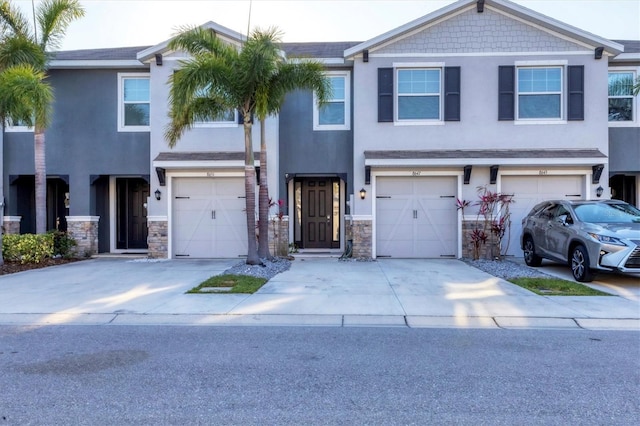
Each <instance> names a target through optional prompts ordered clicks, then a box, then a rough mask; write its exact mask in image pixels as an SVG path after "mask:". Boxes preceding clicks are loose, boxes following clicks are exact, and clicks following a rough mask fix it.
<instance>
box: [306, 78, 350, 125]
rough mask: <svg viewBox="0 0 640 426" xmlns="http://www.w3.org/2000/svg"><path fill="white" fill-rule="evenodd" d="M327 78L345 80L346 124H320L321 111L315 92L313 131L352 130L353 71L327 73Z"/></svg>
mask: <svg viewBox="0 0 640 426" xmlns="http://www.w3.org/2000/svg"><path fill="white" fill-rule="evenodd" d="M324 75H325V76H327V77H342V78H343V79H344V124H320V109H319V108H318V101H317V98H316V94H315V92H314V93H313V130H314V131H332V130H351V71H348V70H344V71H325V72H324Z"/></svg>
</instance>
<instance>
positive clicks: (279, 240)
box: [269, 216, 289, 257]
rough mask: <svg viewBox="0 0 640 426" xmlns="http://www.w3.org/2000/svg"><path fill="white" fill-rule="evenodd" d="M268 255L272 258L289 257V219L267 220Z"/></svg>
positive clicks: (285, 217) (286, 217) (273, 218)
mask: <svg viewBox="0 0 640 426" xmlns="http://www.w3.org/2000/svg"><path fill="white" fill-rule="evenodd" d="M269 253H271V255H272V256H280V257H284V256H288V255H289V217H288V216H284V217H283V218H282V220H280V219H278V218H277V217H271V218H270V219H269Z"/></svg>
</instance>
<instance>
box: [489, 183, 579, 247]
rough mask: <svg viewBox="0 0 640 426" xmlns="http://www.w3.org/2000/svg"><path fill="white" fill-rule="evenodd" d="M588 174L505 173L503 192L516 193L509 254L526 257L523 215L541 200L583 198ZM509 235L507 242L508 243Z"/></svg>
mask: <svg viewBox="0 0 640 426" xmlns="http://www.w3.org/2000/svg"><path fill="white" fill-rule="evenodd" d="M584 179H585V178H584V176H549V175H546V176H502V188H501V192H502V193H503V194H513V196H514V197H513V201H514V203H513V204H511V206H510V207H509V210H510V211H511V238H510V240H509V248H508V250H507V255H513V256H518V257H522V250H521V249H520V233H521V232H522V219H523V218H524V217H525V216H526V215H527V213H529V212H530V211H531V209H532V208H533V207H534V206H535V205H536V204H538V203H539V202H541V201H544V200H551V199H556V200H557V199H560V200H564V199H568V200H579V199H581V198H583V197H584ZM506 238H507V237H506V236H505V241H504V243H503V244H506V243H507V241H506Z"/></svg>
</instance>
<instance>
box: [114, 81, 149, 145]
mask: <svg viewBox="0 0 640 426" xmlns="http://www.w3.org/2000/svg"><path fill="white" fill-rule="evenodd" d="M118 108H119V110H118V130H120V131H127V132H145V131H149V112H150V92H149V74H141V73H131V74H118Z"/></svg>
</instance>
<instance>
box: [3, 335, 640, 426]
mask: <svg viewBox="0 0 640 426" xmlns="http://www.w3.org/2000/svg"><path fill="white" fill-rule="evenodd" d="M24 424H43V425H44V424H46V425H63V424H64V425H73V424H90V425H103V424H105V425H107V424H108V425H126V424H136V425H143V424H153V425H164V424H167V425H169V424H176V425H177V424H180V425H186V424H216V425H219V424H242V425H252V424H256V425H257V424H260V425H264V424H277V425H288V424H295V425H302V424H305V425H313V424H323V425H324V424H374V425H377V424H421V425H423V424H469V425H471V424H472V425H482V424H487V425H497V424H505V425H506V424H508V425H514V424H518V425H528V424H558V425H567V424H580V425H589V424H607V425H631V424H640V333H638V332H605V331H597V332H596V331H587V330H565V331H557V330H459V329H409V328H335V327H331V328H308V327H307V328H303V327H289V328H284V327H160V326H156V327H133V326H131V327H130V326H108V327H105V326H97V327H96V326H55V327H42V328H34V327H20V328H19V327H0V425H24Z"/></svg>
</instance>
